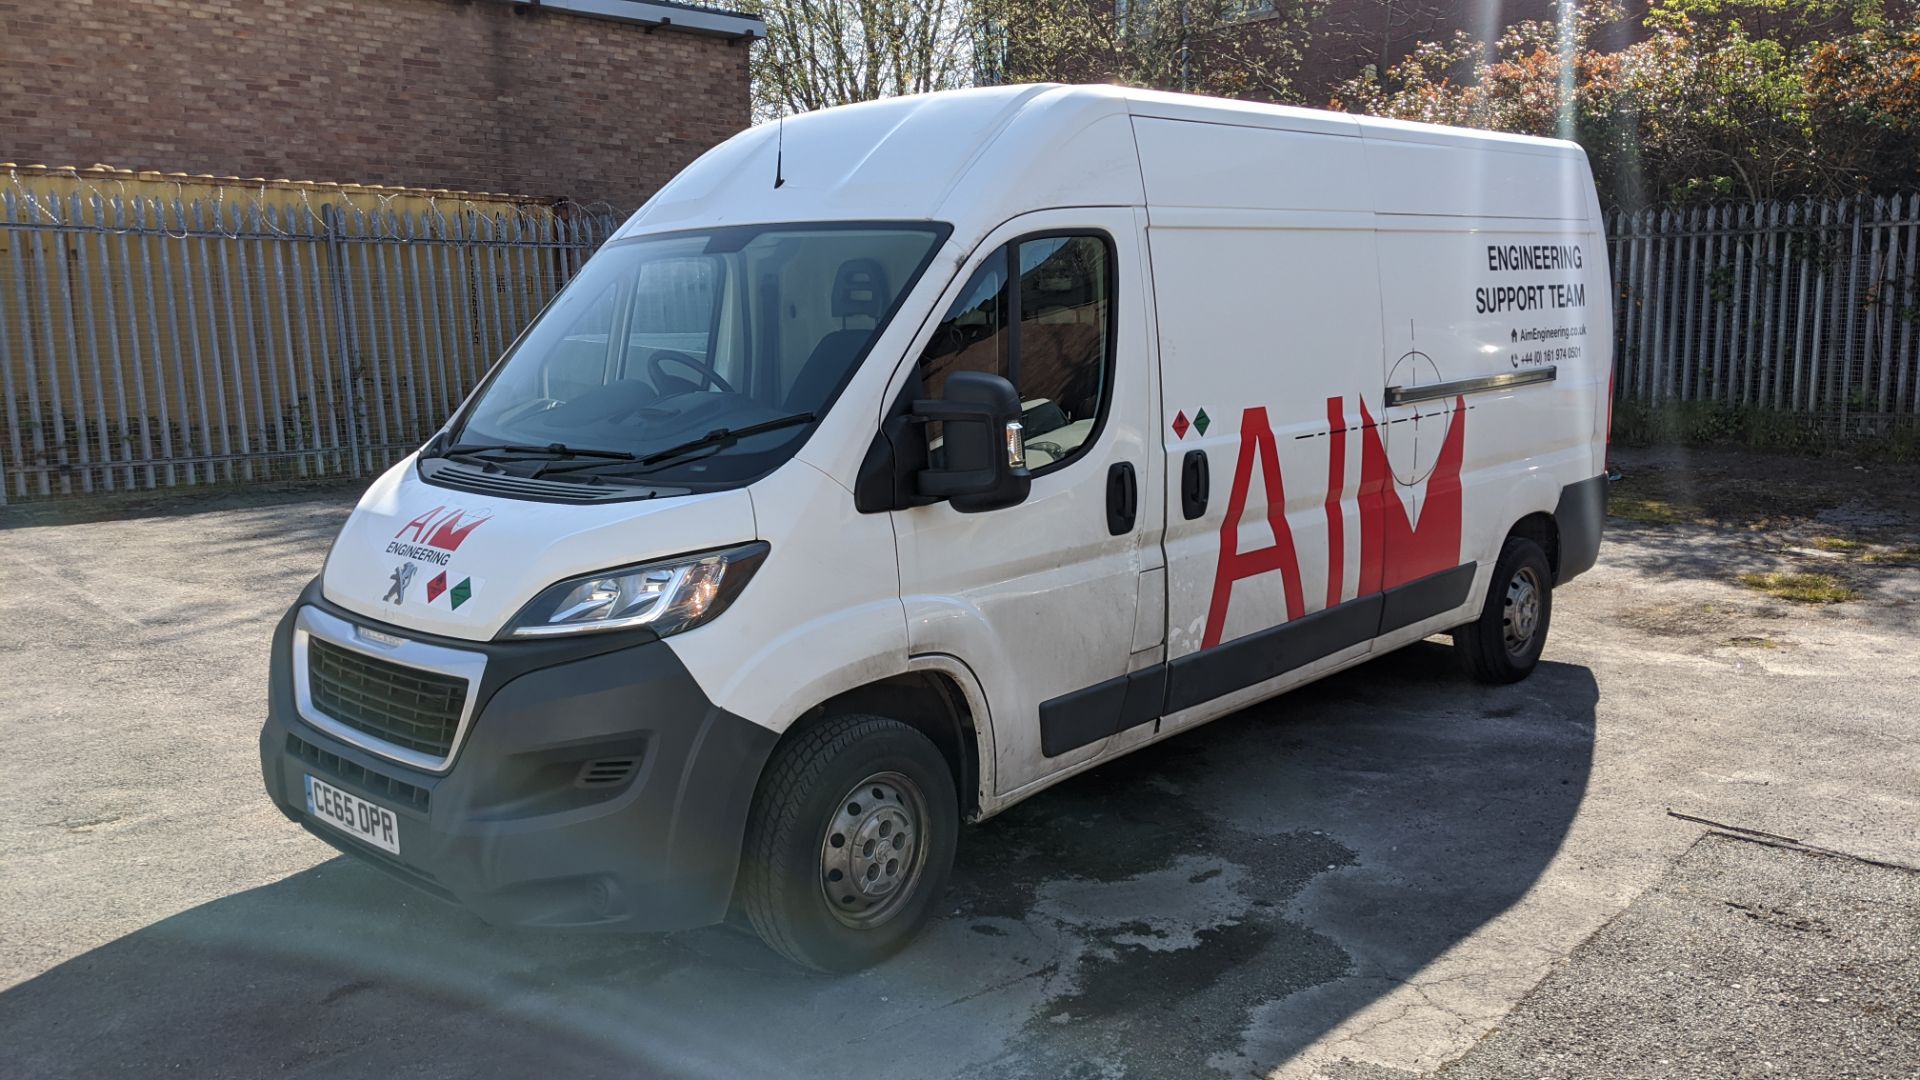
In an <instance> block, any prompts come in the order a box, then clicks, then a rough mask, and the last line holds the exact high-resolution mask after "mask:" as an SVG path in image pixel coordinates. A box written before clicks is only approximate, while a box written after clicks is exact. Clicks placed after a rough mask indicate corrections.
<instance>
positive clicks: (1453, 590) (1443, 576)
mask: <svg viewBox="0 0 1920 1080" xmlns="http://www.w3.org/2000/svg"><path fill="white" fill-rule="evenodd" d="M1479 568H1480V564H1479V563H1466V564H1464V565H1461V566H1456V567H1454V568H1453V569H1451V570H1442V571H1440V572H1439V573H1437V574H1428V575H1427V576H1426V577H1423V578H1420V579H1419V580H1418V581H1409V582H1407V583H1406V584H1405V585H1402V586H1400V587H1398V588H1394V589H1388V590H1387V591H1386V592H1385V593H1384V594H1383V597H1382V598H1383V599H1384V600H1385V601H1386V602H1385V604H1384V605H1383V606H1382V607H1381V609H1380V632H1381V633H1382V634H1390V633H1392V632H1393V631H1395V630H1398V629H1400V628H1401V627H1403V626H1412V625H1413V624H1414V623H1417V622H1419V621H1420V620H1421V619H1425V618H1428V617H1429V616H1433V615H1438V614H1440V613H1441V612H1443V611H1452V610H1453V609H1454V608H1457V607H1459V606H1460V605H1461V604H1464V603H1466V602H1467V590H1469V589H1471V588H1473V575H1474V572H1475V571H1476V570H1478V569H1479Z"/></svg>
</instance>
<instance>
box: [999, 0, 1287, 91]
mask: <svg viewBox="0 0 1920 1080" xmlns="http://www.w3.org/2000/svg"><path fill="white" fill-rule="evenodd" d="M975 2H976V11H977V12H978V18H979V20H980V25H981V26H982V27H983V28H985V34H984V35H983V40H984V41H987V42H991V44H992V47H991V48H983V49H982V50H981V52H980V64H979V66H980V72H981V78H982V81H985V82H1113V83H1120V84H1123V85H1127V86H1143V87H1151V88H1154V89H1162V90H1188V91H1192V92H1194V93H1201V94H1215V95H1218V96H1221V97H1239V98H1257V99H1263V100H1286V99H1288V98H1290V97H1292V96H1293V88H1294V80H1295V78H1296V76H1297V75H1298V73H1299V70H1300V61H1301V56H1302V54H1303V51H1304V48H1305V45H1306V42H1307V39H1308V32H1307V31H1308V24H1309V22H1310V21H1311V18H1312V16H1313V15H1314V14H1315V13H1317V11H1318V10H1319V8H1320V7H1321V5H1322V3H1323V2H1324V0H975Z"/></svg>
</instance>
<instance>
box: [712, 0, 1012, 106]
mask: <svg viewBox="0 0 1920 1080" xmlns="http://www.w3.org/2000/svg"><path fill="white" fill-rule="evenodd" d="M744 6H745V7H746V8H747V9H748V10H749V11H750V12H751V13H752V14H755V15H758V16H759V17H760V18H761V19H763V20H765V21H766V24H767V36H766V40H764V41H762V42H760V43H758V44H757V45H755V46H754V54H753V60H752V74H753V112H754V117H755V118H756V119H759V120H769V119H772V118H774V117H776V116H783V115H785V114H787V113H795V112H808V111H811V110H813V109H824V108H827V107H829V106H833V105H847V104H851V103H853V102H856V101H871V100H873V99H874V98H882V97H891V96H894V95H897V94H919V93H926V92H928V91H931V90H948V89H952V88H954V87H959V86H968V85H971V84H972V83H973V76H974V71H973V55H974V35H975V33H976V32H977V29H978V23H977V22H976V20H975V19H974V18H973V13H972V12H971V10H970V9H969V7H968V5H967V0H749V2H748V3H747V4H745V5H744Z"/></svg>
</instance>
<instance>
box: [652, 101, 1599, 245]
mask: <svg viewBox="0 0 1920 1080" xmlns="http://www.w3.org/2000/svg"><path fill="white" fill-rule="evenodd" d="M1134 117H1159V118H1164V119H1169V120H1188V121H1198V122H1203V123H1213V124H1224V125H1233V126H1238V127H1254V128H1267V129H1272V130H1278V131H1290V132H1302V133H1315V134H1321V135H1331V136H1345V137H1350V138H1358V139H1362V140H1366V141H1368V142H1376V143H1399V144H1424V145H1426V146H1430V147H1457V148H1461V149H1478V150H1481V151H1483V152H1487V151H1493V152H1504V153H1514V154H1524V155H1546V156H1550V157H1555V158H1561V159H1566V158H1569V157H1573V158H1576V159H1578V160H1579V161H1580V163H1581V167H1582V171H1583V172H1584V165H1585V162H1584V152H1583V151H1582V150H1581V149H1580V147H1579V146H1578V145H1577V144H1574V143H1571V142H1566V141H1563V140H1558V139H1542V138H1535V137H1531V136H1525V135H1511V134H1505V133H1501V132H1489V131H1476V130H1469V129H1463V128H1449V127H1440V126H1437V125H1432V124H1417V123H1409V122H1406V121H1399V120H1386V119H1381V118H1377V117H1366V116H1356V115H1353V114H1349V113H1337V112H1327V111H1322V110H1318V109H1302V108H1295V107H1292V106H1285V105H1265V104H1258V103H1254V102H1242V101H1232V100H1226V99H1220V98H1209V97H1201V96H1197V95H1191V94H1172V93H1163V92H1159V91H1153V90H1137V89H1131V88H1127V87H1118V86H1064V85H1059V84H1052V83H1037V84H1026V85H1016V86H995V87H982V88H977V89H969V90H949V91H942V92H938V93H931V94H916V95H910V96H904V97H894V98H883V99H880V100H877V101H869V102H862V103H860V104H856V105H846V106H840V107H837V108H832V109H822V110H820V111H817V112H811V113H803V114H799V115H795V116H791V117H787V118H785V119H784V120H782V121H773V122H768V123H763V124H759V125H757V126H755V127H752V128H749V129H747V130H746V131H743V132H741V133H739V134H737V135H735V136H734V137H733V138H731V139H728V140H727V141H726V142H724V143H722V144H720V145H719V146H717V147H715V148H714V149H712V150H710V151H708V152H707V153H706V154H705V155H703V156H702V157H701V158H700V159H699V160H697V161H695V162H694V163H693V164H692V165H690V166H688V167H687V169H686V170H685V171H683V172H682V173H681V174H680V175H679V176H678V177H676V178H674V179H673V180H672V181H671V182H669V183H668V184H667V186H666V187H664V188H662V189H661V190H660V191H659V192H658V193H657V194H656V195H655V196H654V197H653V198H652V199H650V200H649V201H648V202H647V204H646V205H645V206H643V207H641V209H640V210H639V212H637V213H636V214H634V216H633V218H632V219H631V220H630V221H629V222H628V223H627V225H626V226H625V227H624V228H623V229H622V230H621V233H620V235H622V236H627V235H633V234H635V233H640V232H656V231H663V230H673V229H684V228H705V227H715V226H721V225H732V224H752V223H766V222H775V221H851V220H875V219H889V220H941V221H949V222H953V223H954V224H955V225H956V234H955V236H954V240H955V241H957V242H961V243H965V242H966V241H967V239H968V237H967V236H966V235H963V234H967V233H973V232H974V231H975V229H974V228H972V227H971V226H973V225H974V223H976V222H983V223H984V225H983V226H982V229H990V228H992V227H993V226H994V225H997V224H998V223H999V222H1001V221H1005V220H1007V219H1008V218H1009V217H1012V216H1013V215H1015V214H1017V213H1020V212H1022V211H1024V210H1027V209H1032V208H1035V207H1042V206H1098V205H1116V206H1125V205H1140V204H1142V203H1143V202H1144V201H1145V194H1144V191H1143V190H1142V183H1141V177H1140V162H1139V159H1138V155H1137V152H1136V150H1135V143H1134V139H1133V132H1132V127H1131V124H1132V119H1133V118H1134ZM776 178H778V179H779V180H780V181H781V182H780V184H779V186H778V187H777V188H776V186H775V180H776Z"/></svg>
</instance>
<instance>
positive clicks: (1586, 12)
mask: <svg viewBox="0 0 1920 1080" xmlns="http://www.w3.org/2000/svg"><path fill="white" fill-rule="evenodd" d="M1618 18H1619V10H1618V9H1617V8H1613V7H1611V6H1608V5H1600V6H1591V7H1588V8H1586V9H1583V10H1582V11H1581V13H1580V14H1578V15H1576V16H1575V17H1573V18H1572V19H1571V20H1569V21H1568V22H1567V23H1566V24H1565V25H1556V24H1553V23H1522V24H1519V25H1517V26H1515V27H1512V28H1510V29H1509V30H1508V31H1507V32H1506V33H1505V34H1504V35H1502V36H1501V38H1500V39H1499V40H1498V41H1497V42H1495V43H1494V44H1493V46H1492V47H1491V48H1488V47H1486V46H1484V45H1483V44H1482V43H1480V42H1477V41H1475V40H1473V39H1471V38H1468V37H1466V36H1464V35H1462V36H1458V37H1456V38H1455V39H1454V40H1453V41H1452V42H1449V43H1446V44H1444V45H1442V44H1431V45H1425V46H1422V47H1421V48H1419V49H1417V50H1415V51H1414V52H1413V53H1412V54H1411V55H1410V56H1409V57H1408V58H1407V59H1406V60H1405V61H1403V62H1402V63H1400V64H1398V65H1396V66H1395V67H1393V68H1392V69H1390V70H1389V71H1388V72H1386V73H1385V75H1384V76H1382V75H1380V74H1378V73H1375V72H1372V71H1367V72H1363V73H1362V74H1361V75H1359V76H1357V77H1356V78H1354V79H1351V80H1349V81H1347V82H1346V83H1344V84H1342V85H1341V87H1340V88H1339V90H1338V91H1337V93H1336V99H1335V104H1336V105H1338V106H1343V107H1346V108H1351V109H1354V110H1356V111H1361V112H1368V113H1374V114H1377V115H1386V116H1396V117H1400V118H1403V119H1411V120H1426V121H1432V122H1436V123H1449V124H1462V125H1467V126H1473V127H1484V128H1491V129H1494V130H1501V131H1517V132H1522V133H1526V134H1532V135H1549V136H1559V137H1562V138H1570V139H1574V140H1577V141H1579V142H1580V143H1581V144H1582V145H1583V146H1585V147H1586V149H1587V153H1588V156H1589V158H1590V159H1591V160H1592V162H1593V166H1594V174H1595V178H1596V180H1598V182H1599V184H1600V187H1601V193H1602V198H1603V200H1604V201H1605V202H1606V203H1607V204H1608V205H1610V206H1617V207H1623V208H1627V209H1636V208H1638V207H1641V206H1644V205H1649V204H1654V203H1675V202H1678V203H1687V202H1703V201H1710V200H1720V199H1728V198H1741V199H1779V198H1788V197H1796V196H1814V197H1825V198H1831V197H1836V196H1840V195H1844V194H1851V193H1856V192H1861V191H1876V190H1878V191H1887V190H1900V189H1903V188H1908V187H1912V186H1914V185H1916V184H1920V0H1654V3H1653V6H1652V10H1651V11H1650V12H1649V14H1648V15H1647V16H1646V19H1645V23H1644V28H1645V29H1646V31H1647V35H1646V37H1645V39H1644V40H1642V41H1640V42H1638V43H1636V44H1634V45H1632V46H1630V47H1628V48H1627V49H1625V50H1623V51H1620V52H1603V51H1600V50H1599V49H1597V48H1595V47H1594V45H1593V41H1594V39H1595V37H1596V35H1597V34H1598V33H1599V32H1600V31H1601V30H1602V29H1604V28H1605V27H1606V25H1607V24H1608V23H1609V22H1611V21H1613V20H1617V19H1618ZM1888 27H1899V28H1900V29H1898V30H1892V29H1888Z"/></svg>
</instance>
